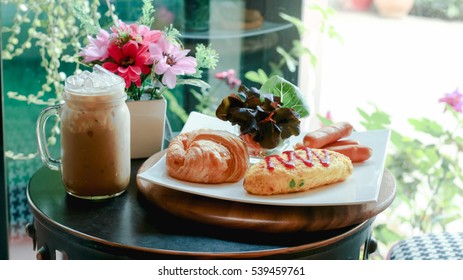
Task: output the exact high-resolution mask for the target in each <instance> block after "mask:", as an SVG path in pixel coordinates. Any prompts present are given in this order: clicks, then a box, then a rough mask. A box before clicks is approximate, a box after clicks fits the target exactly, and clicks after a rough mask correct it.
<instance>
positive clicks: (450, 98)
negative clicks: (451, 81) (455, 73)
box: [439, 88, 463, 113]
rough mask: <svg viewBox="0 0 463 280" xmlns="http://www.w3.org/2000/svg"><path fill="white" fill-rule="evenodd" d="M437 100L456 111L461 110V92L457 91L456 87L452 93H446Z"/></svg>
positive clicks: (462, 109) (462, 105) (462, 108)
mask: <svg viewBox="0 0 463 280" xmlns="http://www.w3.org/2000/svg"><path fill="white" fill-rule="evenodd" d="M439 102H444V103H447V104H448V105H449V106H451V107H452V108H453V109H455V111H457V112H460V113H461V112H462V111H463V94H462V93H460V92H459V91H458V88H457V89H455V91H454V92H452V93H446V94H445V95H444V97H442V98H440V99H439Z"/></svg>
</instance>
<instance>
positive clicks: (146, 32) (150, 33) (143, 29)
mask: <svg viewBox="0 0 463 280" xmlns="http://www.w3.org/2000/svg"><path fill="white" fill-rule="evenodd" d="M137 32H138V34H139V35H140V36H141V38H142V41H141V44H150V43H156V42H157V41H158V40H159V38H160V37H161V35H162V32H161V31H159V30H150V28H149V27H148V26H146V25H140V26H139V27H138V31H137Z"/></svg>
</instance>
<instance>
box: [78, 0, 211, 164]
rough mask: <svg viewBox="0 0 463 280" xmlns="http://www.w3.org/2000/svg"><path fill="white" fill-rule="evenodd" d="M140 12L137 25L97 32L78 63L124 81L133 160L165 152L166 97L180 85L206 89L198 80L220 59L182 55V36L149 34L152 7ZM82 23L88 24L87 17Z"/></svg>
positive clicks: (201, 50) (202, 52) (201, 53)
mask: <svg viewBox="0 0 463 280" xmlns="http://www.w3.org/2000/svg"><path fill="white" fill-rule="evenodd" d="M142 11H143V13H142V16H141V18H140V19H139V21H138V22H137V23H131V24H127V23H125V22H123V21H121V20H117V21H116V22H114V25H113V26H112V27H111V28H110V30H109V32H108V31H106V30H104V29H102V28H100V27H98V28H96V30H94V31H97V34H94V36H95V37H91V36H89V37H88V39H89V43H88V44H87V45H86V46H85V47H84V48H83V49H82V51H81V52H80V53H79V54H78V60H79V62H80V63H83V64H85V65H87V66H93V65H95V64H99V65H102V66H103V67H104V68H106V69H107V70H109V71H111V72H113V73H115V74H116V75H119V76H120V77H122V78H123V79H124V80H125V90H126V93H127V100H128V101H129V102H128V103H127V105H128V107H129V110H130V114H131V153H132V158H146V157H149V156H151V155H152V154H154V153H155V152H158V151H160V150H161V149H162V144H163V142H164V127H165V121H166V101H165V99H164V98H163V97H162V95H163V93H164V92H165V91H167V90H169V89H173V88H175V87H176V86H177V85H178V84H189V85H194V86H200V87H208V86H209V85H208V84H207V83H205V82H203V81H202V80H200V79H199V78H200V77H201V73H202V70H201V69H207V68H214V67H215V65H216V63H217V53H216V52H215V51H214V50H212V49H210V48H209V47H205V46H204V45H202V44H200V45H198V46H197V47H196V55H195V56H189V55H188V54H189V52H190V50H186V49H183V46H182V44H181V42H180V41H179V35H180V34H179V32H178V31H177V30H176V29H174V28H173V27H169V28H165V29H164V30H163V31H161V30H151V29H150V28H149V26H151V25H152V23H153V17H152V15H153V13H154V8H153V6H152V4H151V1H144V5H143V9H142ZM80 18H81V19H85V15H80ZM113 18H114V17H113ZM94 33H95V32H94ZM132 101H133V102H132Z"/></svg>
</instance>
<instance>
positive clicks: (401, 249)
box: [387, 232, 463, 260]
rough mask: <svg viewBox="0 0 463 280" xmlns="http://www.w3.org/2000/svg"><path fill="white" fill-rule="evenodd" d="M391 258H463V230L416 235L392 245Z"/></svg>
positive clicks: (388, 256) (388, 257)
mask: <svg viewBox="0 0 463 280" xmlns="http://www.w3.org/2000/svg"><path fill="white" fill-rule="evenodd" d="M387 259H389V260H463V232H454V233H450V232H444V233H436V234H434V233H433V234H426V235H421V236H415V237H412V238H410V239H407V240H402V241H399V242H398V243H396V244H395V245H393V246H392V248H391V249H390V250H389V252H388V255H387Z"/></svg>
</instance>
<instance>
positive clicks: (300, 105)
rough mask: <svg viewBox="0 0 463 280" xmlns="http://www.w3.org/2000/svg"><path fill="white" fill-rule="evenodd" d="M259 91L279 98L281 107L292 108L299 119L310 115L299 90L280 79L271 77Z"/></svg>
mask: <svg viewBox="0 0 463 280" xmlns="http://www.w3.org/2000/svg"><path fill="white" fill-rule="evenodd" d="M260 90H261V91H262V92H268V93H271V94H273V95H275V96H278V97H280V99H281V103H282V104H283V107H286V108H292V109H293V110H294V111H295V112H296V113H298V114H299V116H300V117H301V118H305V117H307V116H309V115H310V108H309V105H308V104H307V102H306V101H305V98H304V97H303V96H302V94H301V92H300V90H299V88H298V87H297V86H295V85H293V84H292V83H290V82H288V81H287V80H285V79H283V78H282V77H280V76H273V77H271V78H270V79H268V80H267V81H266V82H265V83H264V84H263V85H262V87H261V88H260Z"/></svg>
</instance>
